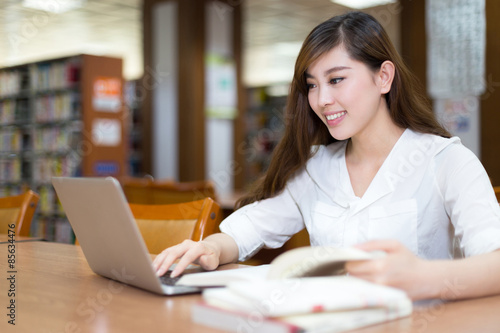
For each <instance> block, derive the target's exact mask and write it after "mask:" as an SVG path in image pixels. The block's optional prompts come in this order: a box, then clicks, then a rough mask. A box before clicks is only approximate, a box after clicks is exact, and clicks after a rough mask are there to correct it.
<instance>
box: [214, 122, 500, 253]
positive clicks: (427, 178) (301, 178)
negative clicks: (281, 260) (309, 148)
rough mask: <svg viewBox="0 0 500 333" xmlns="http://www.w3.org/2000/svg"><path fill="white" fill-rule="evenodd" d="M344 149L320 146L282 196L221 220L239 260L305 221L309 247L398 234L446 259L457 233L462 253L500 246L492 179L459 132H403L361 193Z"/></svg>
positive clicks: (274, 244) (499, 211) (499, 210)
mask: <svg viewBox="0 0 500 333" xmlns="http://www.w3.org/2000/svg"><path fill="white" fill-rule="evenodd" d="M345 149H346V141H342V142H336V143H333V144H331V145H328V146H320V147H319V149H318V151H317V153H316V154H315V155H314V156H313V157H312V158H311V159H310V160H309V161H308V162H307V165H306V167H305V169H303V170H302V171H300V172H298V173H297V174H296V175H295V176H294V177H293V178H292V179H290V180H289V181H288V183H287V186H286V188H285V190H284V191H283V192H282V193H281V194H279V195H277V196H275V197H273V198H269V199H265V200H262V201H259V202H254V203H252V204H250V205H247V206H245V207H243V208H241V209H239V210H237V211H235V212H234V213H233V214H231V215H230V216H229V217H228V218H227V219H225V220H224V221H223V222H222V223H221V225H220V229H221V231H222V232H224V233H226V234H228V235H230V236H231V237H233V238H234V240H235V241H236V243H237V244H238V248H239V259H240V260H246V259H247V258H249V257H250V256H252V255H253V254H255V253H256V252H257V251H258V250H259V249H261V248H262V247H267V248H278V247H280V246H282V245H283V244H284V243H285V242H286V241H287V240H288V239H289V238H290V237H291V236H292V235H293V234H295V233H297V232H299V231H300V230H302V229H303V228H304V227H305V228H306V229H307V231H308V232H309V236H310V240H311V245H313V246H316V245H331V246H338V247H345V246H352V245H354V244H356V243H361V242H364V241H367V240H372V239H396V240H399V241H400V242H402V243H403V244H404V245H405V246H407V247H408V248H409V249H410V250H411V251H412V252H413V253H415V254H416V255H418V256H420V257H422V258H426V259H447V258H452V257H453V252H454V251H453V250H454V243H453V242H454V239H455V238H456V239H457V240H458V241H459V245H460V249H461V251H463V254H464V255H465V256H471V255H476V254H481V253H486V252H490V251H493V250H495V249H498V248H500V207H499V205H498V202H497V200H496V197H495V194H494V191H493V188H492V186H491V183H490V180H489V178H488V175H487V174H486V171H485V170H484V167H483V166H482V164H481V163H480V161H479V160H478V158H477V157H476V156H475V155H474V154H473V153H472V152H471V151H470V150H468V149H467V148H465V147H464V146H463V145H462V144H461V143H460V139H458V138H457V137H454V138H451V139H446V138H442V137H439V136H436V135H431V134H421V133H417V132H414V131H412V130H409V129H407V130H405V132H404V133H403V134H402V136H401V137H400V138H399V140H398V142H397V143H396V144H395V145H394V147H393V149H392V151H391V152H390V154H389V156H388V157H387V158H386V160H385V161H384V163H383V164H382V166H381V168H380V169H379V171H378V173H377V174H376V176H375V177H374V179H373V180H372V182H371V184H370V186H369V187H368V189H367V190H366V192H365V194H364V195H363V197H361V198H359V197H357V196H356V195H355V194H354V191H353V189H352V186H351V182H350V180H349V173H348V171H347V166H346V161H345ZM450 222H451V223H450Z"/></svg>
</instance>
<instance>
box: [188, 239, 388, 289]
mask: <svg viewBox="0 0 500 333" xmlns="http://www.w3.org/2000/svg"><path fill="white" fill-rule="evenodd" d="M383 255H385V253H384V252H365V251H362V250H359V249H356V248H335V247H329V246H316V247H309V246H308V247H299V248H296V249H293V250H290V251H287V252H285V253H283V254H281V255H279V256H278V257H276V258H275V259H274V260H273V261H272V262H271V264H270V265H262V266H249V267H247V268H240V269H235V270H225V271H216V272H205V273H197V274H186V275H184V276H182V277H181V279H180V280H179V281H178V284H182V285H187V286H198V287H216V286H226V285H227V284H228V283H230V282H236V281H258V280H272V279H285V278H294V277H311V276H331V275H342V274H344V273H345V272H344V265H345V263H346V262H347V261H353V260H371V259H376V258H379V257H381V256H383Z"/></svg>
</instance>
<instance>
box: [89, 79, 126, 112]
mask: <svg viewBox="0 0 500 333" xmlns="http://www.w3.org/2000/svg"><path fill="white" fill-rule="evenodd" d="M92 106H93V108H94V110H95V111H100V112H119V111H120V110H121V106H122V81H121V79H119V78H114V77H102V76H100V77H97V78H96V79H95V81H94V84H93V91H92Z"/></svg>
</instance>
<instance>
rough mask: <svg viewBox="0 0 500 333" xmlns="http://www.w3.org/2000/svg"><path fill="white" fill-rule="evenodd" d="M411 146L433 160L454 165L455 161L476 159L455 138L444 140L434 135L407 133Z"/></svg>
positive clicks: (458, 139)
mask: <svg viewBox="0 0 500 333" xmlns="http://www.w3.org/2000/svg"><path fill="white" fill-rule="evenodd" d="M409 137H410V140H412V141H413V143H412V145H414V146H415V147H417V148H418V149H419V150H421V151H422V152H424V153H425V154H427V155H430V156H432V157H433V158H434V159H435V160H441V161H444V160H448V162H451V163H454V162H455V161H460V160H462V161H464V160H468V159H471V158H472V159H475V158H477V157H476V155H475V154H474V153H473V152H472V151H471V150H470V149H469V148H467V147H466V146H464V145H463V144H462V141H461V140H460V138H459V137H457V136H452V137H450V138H445V137H442V136H439V135H435V134H429V133H418V132H415V131H411V130H410V132H409Z"/></svg>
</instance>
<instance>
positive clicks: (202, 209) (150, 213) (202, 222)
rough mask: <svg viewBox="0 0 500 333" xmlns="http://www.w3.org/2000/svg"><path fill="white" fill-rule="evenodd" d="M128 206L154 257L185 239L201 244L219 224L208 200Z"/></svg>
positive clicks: (217, 213) (215, 209) (214, 206)
mask: <svg viewBox="0 0 500 333" xmlns="http://www.w3.org/2000/svg"><path fill="white" fill-rule="evenodd" d="M129 205H130V209H131V210H132V214H133V215H134V217H135V219H136V222H137V225H138V226H139V230H140V231H141V234H142V237H143V238H144V241H145V243H146V245H147V247H148V250H149V252H150V253H153V254H158V253H160V252H161V251H163V250H164V249H166V248H167V247H170V246H172V245H175V244H178V243H180V242H182V241H183V240H185V239H191V240H193V241H200V240H202V239H204V238H205V237H206V236H208V235H210V234H213V233H214V232H215V231H216V230H217V227H218V225H219V223H220V220H221V212H220V207H219V205H218V204H217V203H216V202H215V201H214V200H213V199H211V198H205V199H203V200H197V201H192V202H185V203H177V204H170V205H142V204H134V203H130V204H129Z"/></svg>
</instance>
